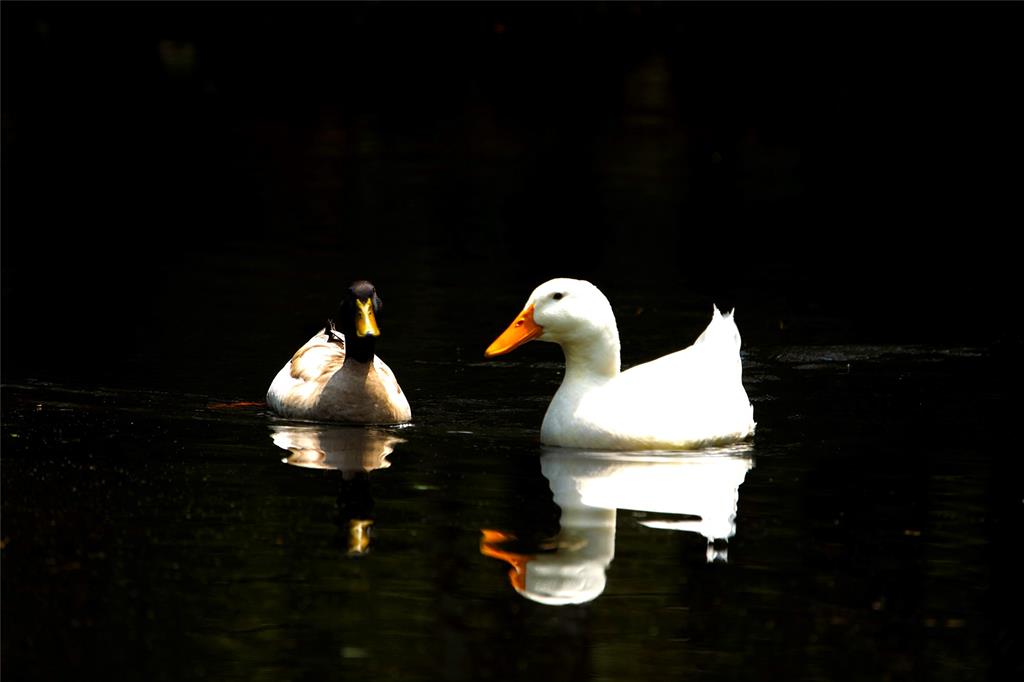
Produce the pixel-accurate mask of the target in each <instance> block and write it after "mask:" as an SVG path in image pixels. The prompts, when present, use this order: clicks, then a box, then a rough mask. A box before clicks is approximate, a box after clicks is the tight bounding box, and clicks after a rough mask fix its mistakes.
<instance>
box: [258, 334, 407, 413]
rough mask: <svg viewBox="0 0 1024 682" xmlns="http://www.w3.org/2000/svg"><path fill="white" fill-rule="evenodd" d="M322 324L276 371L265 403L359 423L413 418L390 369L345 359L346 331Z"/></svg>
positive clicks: (378, 361)
mask: <svg viewBox="0 0 1024 682" xmlns="http://www.w3.org/2000/svg"><path fill="white" fill-rule="evenodd" d="M333 335H334V339H335V340H332V339H331V338H328V335H327V330H326V329H323V330H321V331H320V332H319V333H318V334H316V335H314V336H313V338H311V339H310V340H309V341H307V342H306V345H304V346H303V347H302V348H300V349H299V350H298V351H296V353H295V355H293V356H292V359H291V360H289V361H288V363H287V364H286V365H285V366H284V367H282V368H281V371H280V372H278V373H277V376H276V377H275V378H274V381H273V383H271V384H270V390H269V391H267V404H268V405H269V406H270V408H271V409H272V410H274V411H275V412H277V413H278V414H280V415H281V416H284V417H290V418H293V419H312V420H317V421H341V422H355V423H360V424H398V423H401V422H407V421H409V420H410V419H411V418H412V410H411V409H410V408H409V400H408V399H407V398H406V397H405V393H403V392H402V388H401V387H400V386H399V385H398V380H397V379H396V378H395V375H394V373H393V372H392V371H391V368H390V367H388V366H387V365H386V364H384V361H383V360H381V359H380V358H378V357H377V356H376V355H374V356H373V360H372V362H356V361H355V360H349V361H348V362H346V361H345V344H344V335H342V334H341V333H339V332H333Z"/></svg>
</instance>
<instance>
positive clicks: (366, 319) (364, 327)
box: [356, 298, 380, 337]
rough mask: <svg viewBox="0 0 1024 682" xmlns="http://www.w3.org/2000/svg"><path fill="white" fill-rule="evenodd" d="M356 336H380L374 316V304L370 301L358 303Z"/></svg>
mask: <svg viewBox="0 0 1024 682" xmlns="http://www.w3.org/2000/svg"><path fill="white" fill-rule="evenodd" d="M356 309H357V310H358V313H357V314H356V336H359V337H363V336H380V329H378V328H377V318H376V317H374V315H373V302H372V301H371V300H370V299H368V298H367V299H365V300H362V301H358V300H357V301H356Z"/></svg>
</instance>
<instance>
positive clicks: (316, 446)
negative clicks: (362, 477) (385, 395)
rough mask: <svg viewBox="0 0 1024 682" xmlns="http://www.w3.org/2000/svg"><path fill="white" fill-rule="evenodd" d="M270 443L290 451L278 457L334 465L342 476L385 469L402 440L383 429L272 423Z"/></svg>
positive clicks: (291, 461)
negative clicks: (285, 455) (284, 455)
mask: <svg viewBox="0 0 1024 682" xmlns="http://www.w3.org/2000/svg"><path fill="white" fill-rule="evenodd" d="M271 431H272V432H273V433H272V435H271V438H273V440H274V445H276V446H277V447H279V448H281V449H283V450H288V452H289V453H290V454H289V455H288V456H287V457H285V458H284V459H282V460H281V461H282V462H284V463H286V464H293V465H295V466H300V467H308V468H311V469H337V470H338V471H340V472H341V475H342V476H344V477H345V478H346V479H349V478H352V477H353V476H354V475H355V474H357V473H365V472H370V471H373V470H375V469H386V468H387V467H389V466H391V462H389V461H388V460H387V456H388V455H390V454H391V453H392V452H394V450H395V446H396V445H398V444H399V443H403V442H405V440H404V439H403V438H399V437H398V436H396V435H394V434H393V433H389V432H388V431H385V430H383V429H375V428H367V427H361V426H334V425H323V424H275V425H273V426H271Z"/></svg>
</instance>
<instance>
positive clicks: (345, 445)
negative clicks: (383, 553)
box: [270, 424, 405, 556]
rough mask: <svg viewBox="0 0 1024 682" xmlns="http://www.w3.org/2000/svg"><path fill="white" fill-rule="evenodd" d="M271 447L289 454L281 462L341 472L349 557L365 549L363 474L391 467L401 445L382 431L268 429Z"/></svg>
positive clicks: (367, 511) (367, 522) (367, 515)
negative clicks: (391, 456) (389, 456)
mask: <svg viewBox="0 0 1024 682" xmlns="http://www.w3.org/2000/svg"><path fill="white" fill-rule="evenodd" d="M270 428H271V438H272V439H273V441H274V445H276V446H278V447H279V448H281V449H283V450H287V451H288V453H289V454H288V456H287V457H284V458H283V459H282V460H281V461H282V462H284V463H285V464H291V465H293V466H298V467H304V468H307V469H336V470H338V471H340V472H341V477H342V481H343V483H342V490H341V493H340V494H339V497H338V509H339V512H340V523H341V525H342V528H343V530H344V532H345V533H346V535H347V539H346V544H347V549H348V554H349V555H351V556H355V555H361V554H365V553H366V552H368V551H369V549H370V527H371V526H372V525H373V519H372V508H373V499H372V497H371V496H370V495H369V491H368V485H369V483H368V474H369V472H371V471H374V470H376V469H386V468H387V467H389V466H391V462H389V461H388V460H387V456H388V455H390V454H391V453H392V452H394V450H395V446H396V445H398V444H399V443H404V442H405V439H403V438H399V437H398V436H396V435H394V434H392V433H389V432H388V431H384V430H382V429H375V428H372V427H370V428H368V427H362V426H339V425H325V424H272V425H271V427H270Z"/></svg>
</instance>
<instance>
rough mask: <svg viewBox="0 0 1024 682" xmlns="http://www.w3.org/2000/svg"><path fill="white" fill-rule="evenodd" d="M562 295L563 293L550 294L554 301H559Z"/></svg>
mask: <svg viewBox="0 0 1024 682" xmlns="http://www.w3.org/2000/svg"><path fill="white" fill-rule="evenodd" d="M563 296H565V294H551V298H553V299H555V300H556V301H561V300H562V297H563Z"/></svg>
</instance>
